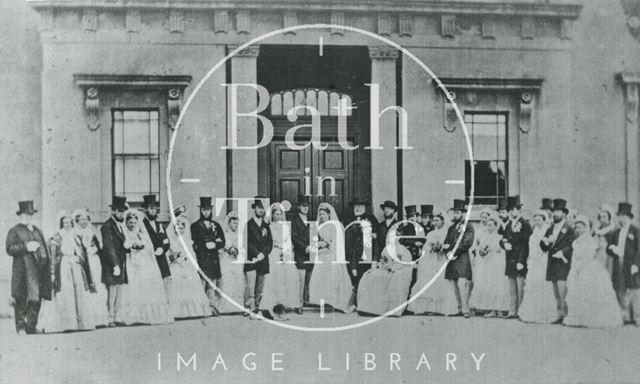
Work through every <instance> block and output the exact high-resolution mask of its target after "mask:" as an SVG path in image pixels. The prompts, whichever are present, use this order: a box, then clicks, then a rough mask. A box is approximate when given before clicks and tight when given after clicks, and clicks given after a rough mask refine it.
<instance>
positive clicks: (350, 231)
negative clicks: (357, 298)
mask: <svg viewBox="0 0 640 384" xmlns="http://www.w3.org/2000/svg"><path fill="white" fill-rule="evenodd" d="M368 205H369V201H367V200H365V199H355V200H354V201H352V202H351V206H352V207H353V220H352V221H351V222H350V223H349V224H348V225H347V227H346V229H345V251H346V254H345V258H346V261H347V262H348V263H349V266H348V268H349V277H351V284H353V288H354V292H356V295H357V289H358V283H359V282H360V279H361V278H362V275H364V273H365V272H367V271H368V270H369V269H370V268H371V262H372V261H374V253H375V252H374V250H375V249H377V248H376V237H377V234H376V233H377V231H378V220H376V218H375V217H374V216H373V215H372V214H370V213H368V212H367V211H366V210H367V206H368Z"/></svg>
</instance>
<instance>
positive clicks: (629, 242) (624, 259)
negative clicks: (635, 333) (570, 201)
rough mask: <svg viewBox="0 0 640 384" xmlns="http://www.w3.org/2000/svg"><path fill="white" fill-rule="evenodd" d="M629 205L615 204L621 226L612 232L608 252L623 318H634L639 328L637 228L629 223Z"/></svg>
mask: <svg viewBox="0 0 640 384" xmlns="http://www.w3.org/2000/svg"><path fill="white" fill-rule="evenodd" d="M631 208H632V207H631V204H629V203H626V202H623V203H619V204H618V213H617V215H618V221H619V223H620V228H618V229H616V230H615V231H614V232H613V235H612V244H611V245H609V247H608V249H607V253H608V254H609V255H610V256H612V258H613V268H612V269H613V276H612V278H613V288H614V289H615V290H616V294H617V296H618V302H619V303H620V307H621V308H622V314H623V318H624V321H625V322H626V323H630V322H632V321H635V324H636V326H638V327H640V273H639V272H640V240H638V239H639V238H640V231H638V227H636V226H635V225H633V224H632V223H631V220H632V219H633V213H632V210H631ZM631 312H633V313H631Z"/></svg>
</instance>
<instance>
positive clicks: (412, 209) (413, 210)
mask: <svg viewBox="0 0 640 384" xmlns="http://www.w3.org/2000/svg"><path fill="white" fill-rule="evenodd" d="M404 211H405V213H406V214H407V217H411V216H415V215H417V214H418V207H416V206H415V205H407V206H406V207H404Z"/></svg>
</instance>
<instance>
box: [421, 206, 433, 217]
mask: <svg viewBox="0 0 640 384" xmlns="http://www.w3.org/2000/svg"><path fill="white" fill-rule="evenodd" d="M420 215H422V216H433V205H431V204H422V205H421V206H420Z"/></svg>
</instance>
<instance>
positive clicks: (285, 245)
mask: <svg viewBox="0 0 640 384" xmlns="http://www.w3.org/2000/svg"><path fill="white" fill-rule="evenodd" d="M284 229H285V228H284V226H283V225H282V224H281V223H271V236H272V237H273V249H272V251H271V253H270V254H269V274H268V275H266V276H265V280H264V289H263V293H262V300H261V301H260V309H263V310H268V311H271V310H273V307H275V306H276V305H278V304H281V305H283V306H284V307H285V308H287V309H292V308H297V307H299V306H300V303H301V301H300V283H299V282H298V269H297V268H296V263H295V261H294V260H293V244H292V243H291V235H290V232H289V233H286V232H288V231H285V230H284Z"/></svg>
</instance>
